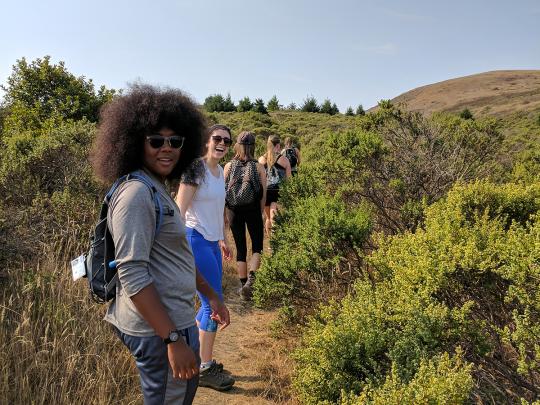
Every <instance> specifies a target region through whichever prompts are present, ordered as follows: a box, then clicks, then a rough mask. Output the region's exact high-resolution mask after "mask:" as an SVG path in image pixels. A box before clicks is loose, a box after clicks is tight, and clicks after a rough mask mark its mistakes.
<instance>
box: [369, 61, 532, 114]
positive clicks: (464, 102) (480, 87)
mask: <svg viewBox="0 0 540 405" xmlns="http://www.w3.org/2000/svg"><path fill="white" fill-rule="evenodd" d="M392 102H393V103H405V104H407V106H408V108H409V109H410V110H414V111H421V112H423V113H425V114H431V113H433V112H436V111H448V112H459V111H461V110H463V109H465V108H468V109H469V110H470V111H471V112H472V113H473V114H474V115H475V116H477V115H495V116H506V115H508V114H510V113H513V112H515V111H537V110H540V70H498V71H493V72H486V73H479V74H475V75H471V76H465V77H459V78H455V79H450V80H445V81H442V82H439V83H434V84H429V85H427V86H422V87H418V88H416V89H413V90H410V91H408V92H406V93H403V94H401V95H399V96H397V97H395V98H394V99H392ZM371 110H374V109H371ZM371 110H370V111H371Z"/></svg>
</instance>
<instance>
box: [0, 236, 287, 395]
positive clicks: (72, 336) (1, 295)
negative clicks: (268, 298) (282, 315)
mask: <svg viewBox="0 0 540 405" xmlns="http://www.w3.org/2000/svg"><path fill="white" fill-rule="evenodd" d="M81 239H84V238H81V236H80V232H76V234H73V235H62V236H61V237H59V238H58V239H56V240H61V241H62V242H61V243H56V244H54V243H51V244H49V245H46V244H42V247H41V248H40V249H41V251H42V253H41V254H40V255H36V256H37V257H40V259H39V261H37V262H25V263H22V262H18V263H17V262H13V264H12V265H11V266H8V267H7V268H5V269H4V270H3V274H2V276H3V277H2V278H0V322H1V325H2V327H1V329H0V356H1V359H2V362H1V365H0V368H1V373H0V404H10V405H11V404H49V403H55V404H83V403H84V404H116V403H121V404H138V403H141V402H142V395H141V391H140V386H139V378H138V373H137V370H136V368H135V364H134V362H133V360H132V358H131V355H130V354H129V352H128V351H127V350H126V348H125V347H124V346H123V345H122V344H121V343H120V341H119V340H118V339H117V338H116V336H115V335H114V333H113V331H112V330H111V328H110V326H109V325H108V324H107V323H106V322H105V321H103V319H102V318H103V315H104V313H105V309H106V306H104V305H99V304H95V303H93V302H92V301H91V300H90V299H89V296H88V290H87V284H86V280H85V279H82V280H79V281H77V282H73V281H72V278H71V269H70V267H69V264H68V263H69V260H70V259H71V257H67V255H64V254H62V253H58V252H74V251H78V250H80V246H78V245H80V243H81ZM230 240H231V241H232V238H231V239H230ZM224 270H225V277H224V291H225V294H235V291H236V288H237V283H238V279H237V276H236V271H235V268H234V260H232V261H231V262H229V263H227V264H226V265H225V268H224ZM244 309H245V308H241V310H244ZM250 311H251V310H248V311H246V312H245V313H241V314H236V315H235V320H236V321H237V322H240V319H241V317H245V316H250V314H251V312H250ZM252 316H253V317H254V318H253V320H252V321H253V322H260V320H259V318H257V317H258V316H260V314H253V315H252ZM262 319H264V320H265V319H267V318H264V317H263V318H262ZM263 323H264V322H263ZM258 326H260V328H257V331H254V332H253V333H254V336H253V337H252V336H250V335H249V333H250V332H248V331H246V330H243V329H242V326H241V325H240V323H239V324H238V327H239V328H240V330H239V331H238V334H237V336H231V335H228V336H227V335H223V336H224V338H227V339H236V340H238V341H237V342H227V341H226V342H224V343H225V344H226V345H229V343H231V344H238V345H246V347H247V350H248V352H250V353H254V351H252V350H254V349H253V348H251V347H250V344H249V343H250V342H252V343H255V340H257V343H256V344H257V345H258V348H256V352H258V353H261V352H262V353H264V356H259V357H256V356H255V355H251V354H250V355H248V356H247V357H246V358H245V359H243V360H242V362H243V363H244V364H240V365H238V366H240V367H245V368H249V369H250V371H251V373H254V374H258V376H257V378H256V381H257V383H256V385H257V387H256V389H254V390H253V392H252V394H250V395H253V396H250V401H252V400H253V401H254V402H252V403H268V402H270V403H290V395H289V388H288V387H289V384H290V376H289V374H290V367H289V366H288V360H287V350H286V348H285V347H284V341H283V340H279V341H278V340H275V339H272V338H270V337H269V334H270V332H269V331H268V325H262V324H261V325H258ZM261 345H262V346H261ZM263 346H264V350H261V347H263ZM269 347H270V348H271V349H270V350H267V349H268V348H269ZM225 361H226V360H225ZM229 364H230V363H229ZM254 384H255V383H254ZM198 396H199V395H198ZM241 397H242V395H240V396H238V395H237V394H236V395H235V394H233V397H232V398H231V399H233V398H234V399H235V400H240V401H242V399H241ZM222 398H223V397H222Z"/></svg>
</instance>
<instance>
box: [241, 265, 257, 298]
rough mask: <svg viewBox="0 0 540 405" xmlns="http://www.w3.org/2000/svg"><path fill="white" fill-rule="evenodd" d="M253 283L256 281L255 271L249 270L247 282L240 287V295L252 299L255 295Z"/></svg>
mask: <svg viewBox="0 0 540 405" xmlns="http://www.w3.org/2000/svg"><path fill="white" fill-rule="evenodd" d="M253 283H255V273H254V272H253V271H250V272H249V275H248V279H247V281H246V284H244V286H243V287H242V288H241V289H240V296H241V297H242V298H243V299H245V300H251V297H252V296H253Z"/></svg>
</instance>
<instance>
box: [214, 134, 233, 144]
mask: <svg viewBox="0 0 540 405" xmlns="http://www.w3.org/2000/svg"><path fill="white" fill-rule="evenodd" d="M212 140H213V141H214V142H215V143H220V142H221V141H223V143H224V144H225V146H230V145H231V144H232V139H231V138H225V137H223V136H221V135H212Z"/></svg>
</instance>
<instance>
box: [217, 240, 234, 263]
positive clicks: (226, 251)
mask: <svg viewBox="0 0 540 405" xmlns="http://www.w3.org/2000/svg"><path fill="white" fill-rule="evenodd" d="M218 244H219V248H220V249H221V254H222V256H223V258H224V259H225V260H231V256H232V255H231V250H230V249H229V246H228V245H227V242H226V241H225V240H223V239H222V240H220V241H219V242H218Z"/></svg>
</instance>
